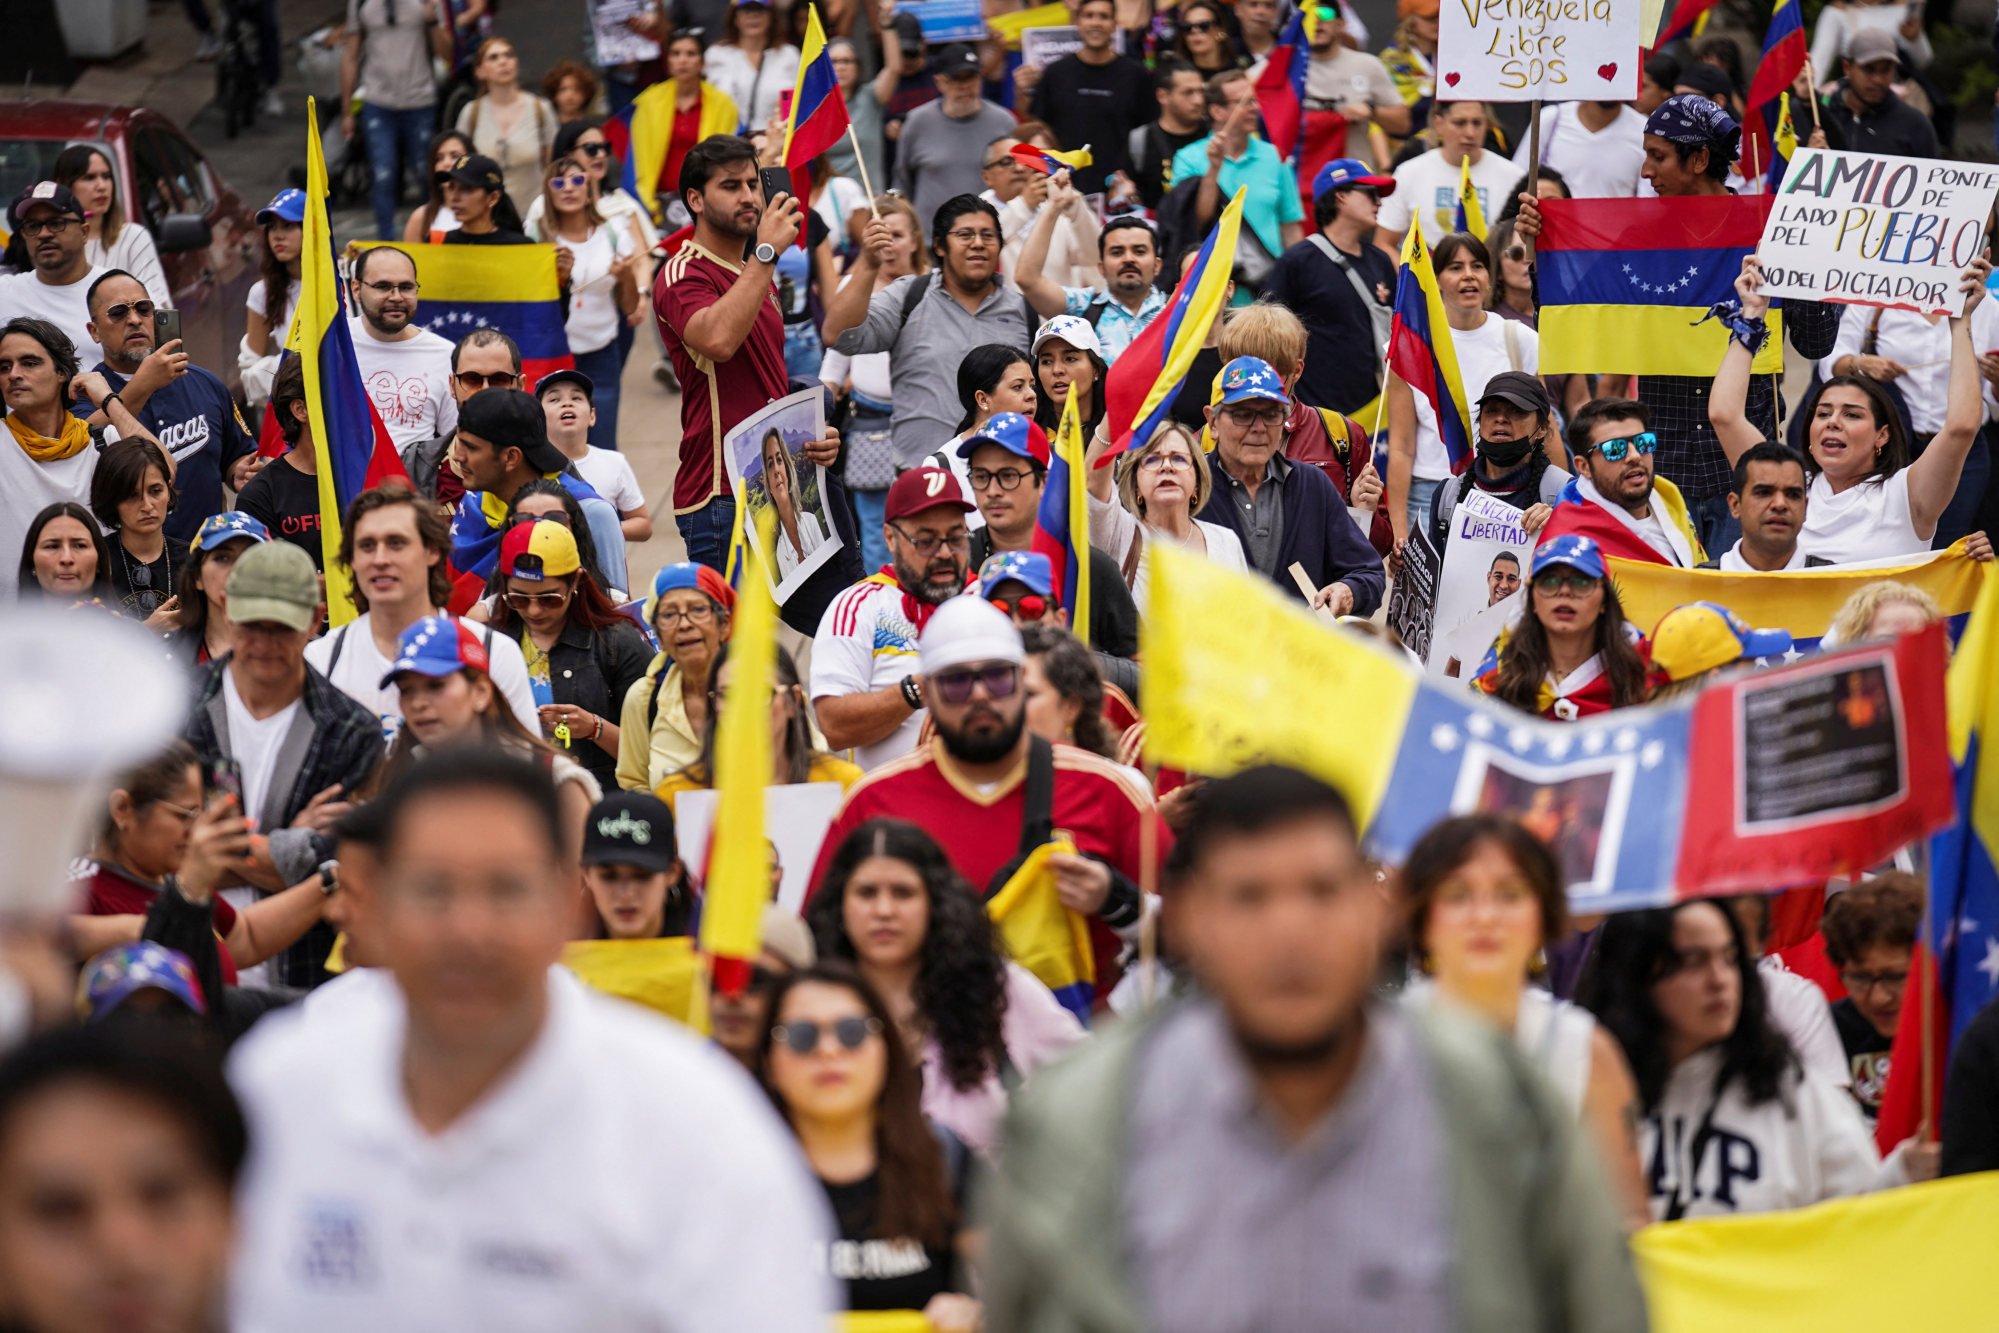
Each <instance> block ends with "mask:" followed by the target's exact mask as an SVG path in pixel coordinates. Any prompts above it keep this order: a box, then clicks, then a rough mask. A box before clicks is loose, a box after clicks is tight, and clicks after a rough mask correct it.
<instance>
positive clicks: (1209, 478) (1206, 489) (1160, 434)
mask: <svg viewBox="0 0 1999 1333" xmlns="http://www.w3.org/2000/svg"><path fill="white" fill-rule="evenodd" d="M1168 439H1178V440H1181V441H1183V442H1184V443H1185V444H1186V446H1187V452H1188V453H1189V454H1190V455H1192V456H1193V459H1194V487H1193V496H1192V498H1191V499H1190V500H1189V502H1188V505H1187V513H1188V515H1189V516H1190V517H1191V516H1192V515H1194V514H1198V513H1200V512H1201V510H1202V508H1203V507H1205V506H1206V505H1207V503H1208V495H1209V493H1210V492H1211V491H1213V490H1214V487H1215V477H1214V473H1213V472H1212V471H1210V470H1209V468H1208V456H1207V454H1205V453H1203V452H1202V450H1201V442H1200V441H1199V440H1197V439H1195V438H1194V432H1193V431H1191V430H1188V429H1187V428H1186V427H1185V426H1183V425H1181V424H1180V423H1179V422H1177V421H1173V420H1170V419H1169V420H1167V421H1166V422H1164V423H1162V424H1161V425H1160V427H1159V429H1157V430H1155V431H1153V432H1152V438H1151V439H1149V440H1147V441H1146V442H1145V443H1144V444H1142V445H1140V446H1139V447H1138V448H1136V449H1132V450H1130V451H1128V452H1127V453H1126V454H1125V456H1124V457H1123V458H1121V459H1119V460H1118V472H1117V495H1118V499H1119V500H1121V501H1122V502H1123V503H1124V507H1125V511H1126V512H1127V513H1130V514H1134V515H1136V516H1137V517H1138V519H1139V521H1141V522H1143V521H1144V519H1145V502H1144V501H1143V500H1141V499H1139V498H1138V464H1139V460H1141V459H1143V458H1144V457H1145V456H1146V455H1147V454H1150V453H1153V452H1155V451H1156V450H1157V449H1158V448H1159V446H1160V443H1161V442H1162V441H1165V440H1168Z"/></svg>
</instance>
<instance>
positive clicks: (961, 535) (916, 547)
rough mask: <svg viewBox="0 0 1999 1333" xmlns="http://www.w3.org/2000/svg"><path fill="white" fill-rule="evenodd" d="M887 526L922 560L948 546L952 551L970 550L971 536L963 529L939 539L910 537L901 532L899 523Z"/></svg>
mask: <svg viewBox="0 0 1999 1333" xmlns="http://www.w3.org/2000/svg"><path fill="white" fill-rule="evenodd" d="M889 526H890V527H891V528H894V529H895V534H896V536H898V537H900V538H902V539H903V540H904V541H906V542H908V543H909V546H910V549H911V550H913V551H915V552H916V554H917V556H918V557H919V558H921V559H924V560H928V559H929V558H930V557H931V556H933V555H936V554H937V549H938V548H939V547H941V546H949V547H951V548H952V549H954V550H960V549H962V550H970V549H971V545H972V534H971V533H970V532H968V531H966V530H965V529H964V528H959V529H958V530H957V531H955V532H947V533H945V534H944V535H943V536H941V537H912V536H910V535H909V534H908V533H907V532H904V531H903V528H902V524H900V523H891V524H889Z"/></svg>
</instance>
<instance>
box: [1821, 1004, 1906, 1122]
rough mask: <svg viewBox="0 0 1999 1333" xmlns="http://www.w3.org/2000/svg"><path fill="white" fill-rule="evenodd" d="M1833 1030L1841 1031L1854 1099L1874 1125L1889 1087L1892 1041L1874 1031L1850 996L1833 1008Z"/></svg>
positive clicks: (1840, 1038)
mask: <svg viewBox="0 0 1999 1333" xmlns="http://www.w3.org/2000/svg"><path fill="white" fill-rule="evenodd" d="M1832 1021H1833V1026H1834V1027H1837V1028H1838V1029H1839V1044H1840V1045H1841V1046H1843V1047H1845V1048H1846V1065H1847V1068H1848V1069H1849V1070H1850V1071H1852V1074H1853V1099H1854V1100H1855V1101H1857V1102H1859V1103H1860V1109H1861V1111H1862V1112H1864V1113H1865V1114H1866V1116H1867V1123H1868V1124H1870V1125H1871V1124H1873V1123H1874V1120H1875V1118H1876V1117H1877V1116H1879V1115H1880V1114H1881V1093H1882V1092H1883V1090H1885V1089H1886V1088H1887V1086H1888V1051H1889V1049H1890V1048H1891V1047H1893V1046H1894V1044H1895V1039H1894V1038H1893V1037H1884V1036H1882V1035H1881V1034H1880V1033H1879V1032H1877V1031H1875V1030H1874V1025H1873V1024H1872V1023H1870V1022H1868V1021H1867V1016H1866V1015H1865V1014H1863V1013H1861V1012H1860V1007H1859V1006H1858V1005H1856V1004H1854V1002H1853V999H1852V997H1851V996H1849V997H1847V998H1846V999H1844V1000H1841V1001H1840V1002H1839V1003H1838V1004H1836V1005H1834V1006H1833V1007H1832Z"/></svg>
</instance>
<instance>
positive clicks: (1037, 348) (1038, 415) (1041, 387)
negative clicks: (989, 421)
mask: <svg viewBox="0 0 1999 1333" xmlns="http://www.w3.org/2000/svg"><path fill="white" fill-rule="evenodd" d="M1110 373H1111V368H1110V365H1109V363H1108V362H1106V361H1105V360H1104V347H1103V344H1102V343H1101V342H1099V341H1098V340H1097V331H1096V330H1095V329H1093V328H1091V327H1090V321H1089V320H1087V319H1084V318H1083V317H1082V316H1080V315H1057V316H1056V317H1055V318H1053V319H1051V320H1049V321H1048V322H1047V323H1046V324H1043V325H1042V326H1041V331H1040V332H1039V333H1037V334H1035V335H1034V387H1035V406H1034V422H1035V424H1036V425H1038V426H1040V427H1041V429H1042V430H1044V431H1046V432H1048V437H1049V438H1050V439H1053V438H1055V431H1056V429H1057V428H1058V427H1059V426H1060V425H1061V424H1062V413H1063V411H1064V410H1065V405H1066V404H1067V403H1068V401H1069V395H1070V394H1072V393H1073V394H1075V395H1076V396H1077V397H1076V412H1077V415H1079V416H1080V417H1081V418H1082V421H1083V438H1084V439H1086V440H1087V439H1089V438H1090V437H1091V436H1092V435H1094V434H1095V433H1096V430H1097V423H1098V422H1100V421H1102V420H1103V419H1104V380H1105V378H1106V377H1107V376H1109V374H1110Z"/></svg>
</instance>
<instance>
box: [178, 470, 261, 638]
mask: <svg viewBox="0 0 1999 1333" xmlns="http://www.w3.org/2000/svg"><path fill="white" fill-rule="evenodd" d="M270 539H271V532H270V529H269V528H266V527H265V526H264V525H263V524H262V523H259V522H258V521H257V520H256V519H254V518H251V517H250V516H249V515H248V514H245V513H243V512H242V511H240V510H236V509H229V510H225V511H223V512H222V513H220V514H211V515H209V516H208V518H206V519H204V520H203V521H202V524H201V526H200V527H199V528H197V529H196V530H195V534H194V540H193V541H192V542H189V543H188V548H187V560H186V562H185V563H183V564H182V565H181V567H180V576H179V579H178V581H177V583H176V586H175V590H174V597H175V600H176V602H177V603H178V605H177V606H176V607H175V609H174V615H173V624H172V627H171V628H170V629H168V631H167V651H168V652H169V653H170V654H171V655H173V656H175V657H178V658H180V659H182V660H183V661H186V662H189V663H191V664H193V665H195V666H206V665H207V664H208V663H210V662H213V661H215V660H217V659H218V658H220V657H222V656H223V655H224V654H226V653H228V652H229V651H230V650H231V649H232V648H234V647H235V646H236V641H235V634H234V632H233V630H232V628H231V626H230V624H229V571H230V570H231V569H233V568H234V567H235V565H236V559H237V557H238V556H240V555H242V554H243V552H245V551H247V550H249V549H250V548H251V547H252V546H255V545H256V544H257V543H258V542H267V541H269V540H270ZM156 628H165V627H164V626H156Z"/></svg>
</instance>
